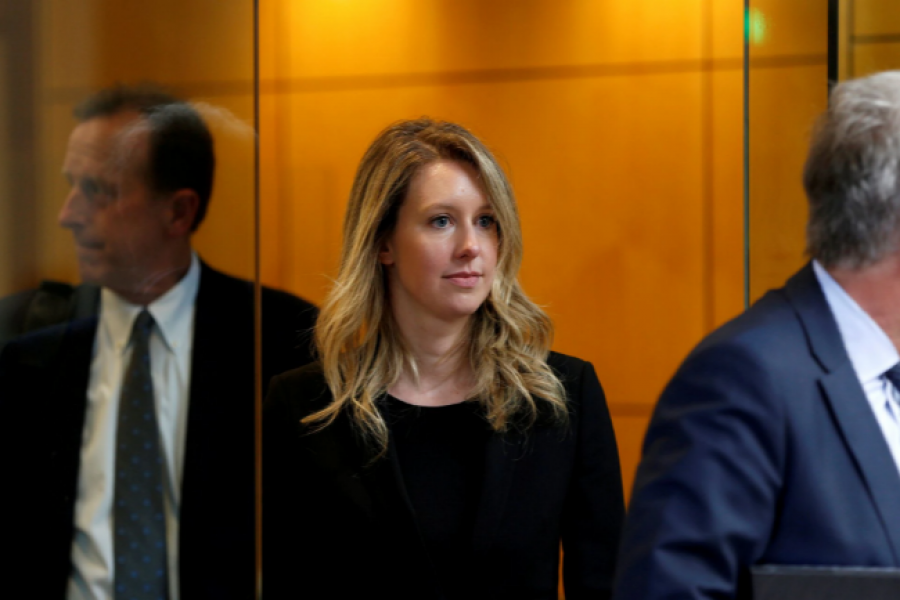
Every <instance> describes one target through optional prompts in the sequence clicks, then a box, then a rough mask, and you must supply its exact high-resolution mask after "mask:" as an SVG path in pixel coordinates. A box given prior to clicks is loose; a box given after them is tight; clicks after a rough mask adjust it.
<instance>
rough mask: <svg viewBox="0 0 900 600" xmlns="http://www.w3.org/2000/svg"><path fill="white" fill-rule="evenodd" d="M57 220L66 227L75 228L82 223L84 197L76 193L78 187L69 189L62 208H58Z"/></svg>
mask: <svg viewBox="0 0 900 600" xmlns="http://www.w3.org/2000/svg"><path fill="white" fill-rule="evenodd" d="M57 222H58V223H59V225H60V226H61V227H65V228H66V229H77V228H78V227H81V226H82V225H83V224H84V198H82V197H81V194H79V193H78V188H76V187H73V188H72V189H71V190H69V193H68V195H66V199H65V200H64V201H63V205H62V208H60V209H59V215H58V216H57Z"/></svg>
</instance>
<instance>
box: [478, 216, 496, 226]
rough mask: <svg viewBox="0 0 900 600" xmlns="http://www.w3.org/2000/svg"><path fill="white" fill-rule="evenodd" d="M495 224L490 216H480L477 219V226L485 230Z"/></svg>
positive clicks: (494, 220)
mask: <svg viewBox="0 0 900 600" xmlns="http://www.w3.org/2000/svg"><path fill="white" fill-rule="evenodd" d="M496 222H497V220H496V219H494V217H493V216H492V215H482V216H480V217H478V226H479V227H484V228H485V229H487V228H489V227H493V226H494V223H496Z"/></svg>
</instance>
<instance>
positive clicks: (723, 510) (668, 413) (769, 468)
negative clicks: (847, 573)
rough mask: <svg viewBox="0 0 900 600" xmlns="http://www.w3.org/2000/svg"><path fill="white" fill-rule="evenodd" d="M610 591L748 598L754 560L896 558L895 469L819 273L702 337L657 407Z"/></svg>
mask: <svg viewBox="0 0 900 600" xmlns="http://www.w3.org/2000/svg"><path fill="white" fill-rule="evenodd" d="M619 560H620V563H619V571H618V574H617V584H616V585H617V587H616V598H620V599H631V598H640V599H644V600H653V599H656V598H666V599H667V600H674V599H679V598H734V597H740V598H746V597H749V594H750V588H749V582H748V577H749V575H748V569H749V567H750V566H751V565H756V564H793V565H864V566H900V475H898V472H897V467H896V466H895V464H894V462H893V460H892V458H891V455H890V452H889V450H888V447H887V444H886V443H885V440H884V436H883V435H882V433H881V430H880V428H879V427H878V424H877V421H876V419H875V416H874V414H873V413H872V409H871V408H870V405H869V403H868V400H867V399H866V397H865V395H864V393H863V390H862V387H861V386H860V383H859V380H858V379H857V377H856V373H855V372H854V370H853V367H852V365H851V363H850V360H849V358H848V356H847V353H846V351H845V349H844V344H843V341H842V339H841V336H840V333H839V332H838V329H837V324H836V323H835V321H834V317H833V316H832V314H831V311H830V309H829V307H828V304H827V303H826V301H825V297H824V295H823V294H822V291H821V289H820V287H819V284H818V281H817V280H816V277H815V273H814V272H813V270H812V268H811V266H810V265H807V266H806V267H805V268H803V269H802V270H801V271H800V272H799V273H797V274H796V275H795V276H794V277H793V278H792V279H791V280H790V281H788V283H787V285H786V286H785V287H784V288H783V289H780V290H775V291H771V292H769V293H768V294H767V295H766V296H765V297H763V298H762V299H761V300H760V301H759V302H757V303H756V304H754V305H753V307H752V308H750V309H749V310H748V311H747V312H746V313H744V314H743V315H742V316H740V317H738V318H737V319H735V320H734V321H732V322H730V323H728V324H727V325H725V326H724V327H722V328H721V329H719V330H718V331H716V332H714V333H713V334H712V335H710V336H709V337H708V338H707V339H706V340H704V341H703V342H702V343H701V344H700V345H699V346H698V347H697V348H696V349H695V350H694V351H693V352H692V353H691V354H690V356H688V358H687V359H686V360H685V362H684V364H683V365H682V366H681V368H680V369H679V370H678V372H677V373H676V375H675V377H674V378H673V379H672V381H671V382H670V383H669V385H668V387H667V388H666V390H665V391H664V392H663V395H662V397H661V398H660V401H659V404H658V405H657V407H656V411H655V414H654V415H653V418H652V421H651V423H650V427H649V430H648V432H647V436H646V439H645V441H644V455H643V458H642V460H641V464H640V467H639V469H638V472H637V476H636V480H635V485H634V493H633V495H632V499H631V504H630V506H629V514H628V520H627V524H626V527H625V532H624V536H623V540H622V547H621V551H620V554H619Z"/></svg>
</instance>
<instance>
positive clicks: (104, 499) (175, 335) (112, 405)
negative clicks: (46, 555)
mask: <svg viewBox="0 0 900 600" xmlns="http://www.w3.org/2000/svg"><path fill="white" fill-rule="evenodd" d="M199 284H200V261H199V259H198V258H197V256H196V255H195V254H192V256H191V266H190V268H189V269H188V272H187V275H185V276H184V277H183V278H182V279H181V281H179V282H178V283H177V284H176V285H175V286H174V287H173V288H172V289H171V290H169V291H168V292H166V293H165V294H163V295H162V296H160V297H159V298H157V299H156V300H155V301H153V302H152V303H150V305H149V306H147V310H148V311H149V312H150V314H151V315H152V316H153V319H154V321H155V325H154V326H153V329H152V331H151V335H150V368H151V376H152V378H153V391H154V397H155V400H156V416H157V422H158V423H159V430H160V448H161V450H162V452H163V454H164V464H165V469H166V471H165V477H164V481H163V487H164V492H165V501H164V506H165V512H166V539H167V545H168V548H167V550H168V562H169V590H170V591H169V598H170V600H178V527H179V515H180V507H181V474H182V467H183V464H184V445H185V433H186V431H187V414H188V395H189V391H190V383H191V381H190V379H191V348H192V345H193V338H194V335H193V334H194V301H195V299H196V297H197V289H198V287H199ZM142 309H143V307H142V306H138V305H135V304H131V303H129V302H127V301H125V300H123V299H122V298H121V297H119V296H117V295H116V294H115V293H113V292H112V291H110V290H108V289H105V288H104V289H103V290H102V291H101V293H100V318H99V322H98V325H97V334H96V337H95V338H94V351H93V358H92V361H91V373H90V382H89V384H88V391H87V412H86V414H85V422H84V431H83V435H82V442H81V468H80V470H79V473H78V496H77V499H76V501H75V536H74V539H73V543H72V565H73V568H72V576H71V578H70V579H69V588H68V592H67V598H68V600H109V599H111V598H113V579H114V576H115V573H114V559H113V533H112V516H113V515H112V503H113V495H114V492H115V477H114V473H115V470H114V466H115V441H116V422H117V418H118V406H119V392H120V388H121V386H122V375H123V372H124V369H125V367H126V365H127V364H128V361H129V359H130V357H131V345H130V343H129V342H130V337H131V330H132V327H133V325H134V320H135V318H136V317H137V315H138V313H140V312H141V310H142Z"/></svg>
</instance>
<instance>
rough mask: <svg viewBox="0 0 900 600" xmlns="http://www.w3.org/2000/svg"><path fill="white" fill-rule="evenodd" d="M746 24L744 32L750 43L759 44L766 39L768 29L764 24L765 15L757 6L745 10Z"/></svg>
mask: <svg viewBox="0 0 900 600" xmlns="http://www.w3.org/2000/svg"><path fill="white" fill-rule="evenodd" d="M744 23H745V25H746V31H745V34H746V35H747V39H749V40H750V43H751V44H755V45H757V46H758V45H760V44H762V43H763V42H765V41H766V35H767V34H768V29H767V25H766V17H765V16H764V15H763V14H762V11H760V10H759V9H758V8H751V9H749V10H748V11H747V17H746V19H745V20H744Z"/></svg>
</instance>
